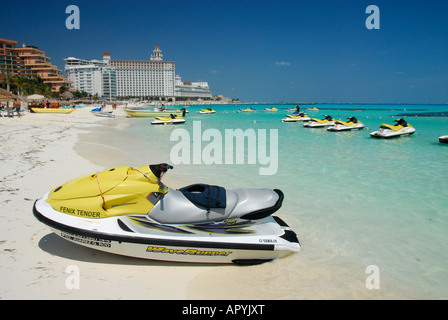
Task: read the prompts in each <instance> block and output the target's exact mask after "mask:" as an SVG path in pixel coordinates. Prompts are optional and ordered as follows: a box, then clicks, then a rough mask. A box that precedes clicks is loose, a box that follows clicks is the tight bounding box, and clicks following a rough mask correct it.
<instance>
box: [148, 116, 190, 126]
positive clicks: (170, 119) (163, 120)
mask: <svg viewBox="0 0 448 320" xmlns="http://www.w3.org/2000/svg"><path fill="white" fill-rule="evenodd" d="M178 123H185V119H184V118H182V117H180V116H178V115H175V114H171V115H170V116H169V117H167V118H165V117H156V118H155V120H154V121H153V122H151V124H178Z"/></svg>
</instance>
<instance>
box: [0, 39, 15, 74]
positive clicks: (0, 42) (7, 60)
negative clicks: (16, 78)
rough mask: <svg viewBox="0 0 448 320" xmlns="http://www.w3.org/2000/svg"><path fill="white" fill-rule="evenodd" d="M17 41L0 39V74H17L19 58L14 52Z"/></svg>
mask: <svg viewBox="0 0 448 320" xmlns="http://www.w3.org/2000/svg"><path fill="white" fill-rule="evenodd" d="M16 47H17V41H13V40H6V39H0V72H2V71H9V72H14V73H16V74H17V73H19V57H18V55H17V52H16V50H15V49H16Z"/></svg>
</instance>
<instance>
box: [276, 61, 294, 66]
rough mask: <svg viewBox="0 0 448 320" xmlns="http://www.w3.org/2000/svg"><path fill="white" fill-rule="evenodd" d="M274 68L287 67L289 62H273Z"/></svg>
mask: <svg viewBox="0 0 448 320" xmlns="http://www.w3.org/2000/svg"><path fill="white" fill-rule="evenodd" d="M275 65H276V66H280V67H289V66H290V65H291V62H289V61H275Z"/></svg>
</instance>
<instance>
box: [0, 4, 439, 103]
mask: <svg viewBox="0 0 448 320" xmlns="http://www.w3.org/2000/svg"><path fill="white" fill-rule="evenodd" d="M69 5H76V6H77V7H78V8H79V12H80V16H79V21H80V25H79V27H80V28H79V29H71V30H69V29H67V28H66V20H67V18H69V16H70V14H67V13H66V8H67V6H69ZM369 5H376V6H377V7H378V9H379V29H368V28H367V27H366V20H367V19H368V18H369V17H370V16H371V14H372V12H370V11H369V12H368V13H366V8H367V7H368V6H369ZM447 12H448V1H441V0H440V1H439V0H437V1H436V0H434V1H427V0H426V1H423V0H368V1H365V0H325V1H323V0H295V1H289V0H276V1H267V0H266V1H264V0H189V1H186V0H146V1H137V0H127V1H116V0H109V1H102V0H90V1H78V0H69V1H66V0H52V1H2V3H1V19H0V38H3V39H9V40H16V41H18V45H19V46H21V45H22V43H25V44H27V45H34V46H37V47H39V48H40V49H42V50H44V51H45V53H46V55H47V56H49V57H51V61H52V63H53V64H55V65H57V66H58V67H59V68H60V69H61V70H63V68H64V58H67V57H76V58H84V59H101V57H102V54H103V52H105V51H108V52H109V53H110V54H111V58H112V59H129V60H131V59H132V60H149V58H150V56H151V54H152V50H154V47H155V45H159V46H160V48H161V50H162V52H163V58H164V60H166V61H175V62H176V74H178V75H180V76H181V77H182V80H183V81H207V82H208V83H209V86H210V88H211V90H212V92H213V94H214V95H218V94H222V95H224V96H226V97H231V98H239V99H240V100H241V101H245V102H316V103H416V104H424V103H436V104H445V103H448V19H447V18H446V17H447Z"/></svg>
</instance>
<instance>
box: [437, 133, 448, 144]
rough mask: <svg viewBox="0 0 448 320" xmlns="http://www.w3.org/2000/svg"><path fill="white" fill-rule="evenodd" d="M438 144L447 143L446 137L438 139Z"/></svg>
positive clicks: (447, 137) (447, 136)
mask: <svg viewBox="0 0 448 320" xmlns="http://www.w3.org/2000/svg"><path fill="white" fill-rule="evenodd" d="M439 142H440V143H448V135H446V136H440V137H439Z"/></svg>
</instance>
